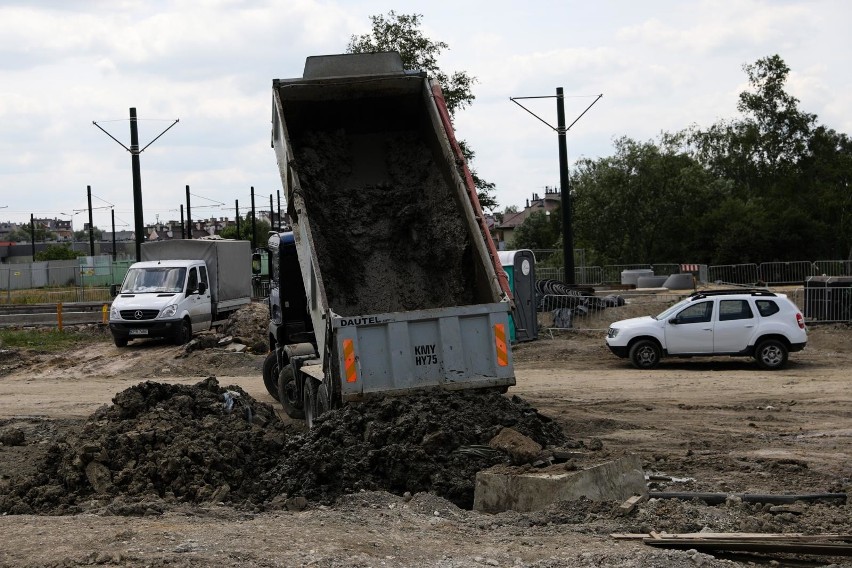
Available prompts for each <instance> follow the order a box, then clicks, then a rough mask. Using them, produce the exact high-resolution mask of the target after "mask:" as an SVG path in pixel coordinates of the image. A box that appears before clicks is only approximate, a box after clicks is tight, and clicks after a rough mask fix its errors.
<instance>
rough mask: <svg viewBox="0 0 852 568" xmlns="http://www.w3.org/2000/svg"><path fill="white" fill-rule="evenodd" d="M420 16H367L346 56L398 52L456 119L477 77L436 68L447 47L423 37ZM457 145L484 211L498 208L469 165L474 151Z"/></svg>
mask: <svg viewBox="0 0 852 568" xmlns="http://www.w3.org/2000/svg"><path fill="white" fill-rule="evenodd" d="M422 19H423V15H422V14H397V13H396V12H395V11H393V10H391V11H389V12H388V14H387V16H384V15H381V14H379V15H377V16H370V21H371V22H372V31H371V32H370V33H368V34H363V35H360V36H355V35H353V36H352V37H351V38H350V39H349V45H347V47H346V52H347V53H374V52H379V51H397V52H399V55H400V57H401V59H402V65H403V67H405V68H406V69H419V70H422V71H426V72H427V73H428V74H429V76H430V77H432V78H434V79H436V80H437V81H438V83H440V84H441V90H442V91H443V93H444V100H445V101H446V103H447V110H448V111H449V113H450V116H451V117H452V116H455V113H456V111H457V110H462V109H464V108H465V107H467V106H469V105H470V104H471V103H473V100H474V99H475V98H476V97H475V96H474V94H473V90H472V88H473V85H474V83H476V77H471V76H470V75H468V74H467V72H465V71H454V72H452V73H450V74H447V73H446V72H445V71H443V70H442V69H441V68H440V67H439V66H438V57H439V56H440V55H441V52H443V51H444V50H445V49H449V46H448V45H447V44H446V43H444V42H442V41H433V40H431V39H429V38H428V37H426V36H425V35H423V31H422V30H421V29H420V25H421V21H422ZM459 145H460V146H461V149H462V154H464V157H465V161H466V162H467V164H468V168H469V169H470V174H471V177H472V178H473V183H474V186H475V187H476V191H477V195H478V197H479V204H480V205H481V206H482V208H483V209H488V210H493V209H495V208H496V207H497V199H496V198H495V197H494V189H495V185H494V184H493V183H490V182H488V181H486V180H484V179H482V178H481V177H479V175H478V173H477V171H476V170H475V169H474V168H473V167H472V166H471V162H473V159H474V157H475V154H474V152H473V150H471V149H470V147H468V145H467V144H465V142H464V141H463V140H459Z"/></svg>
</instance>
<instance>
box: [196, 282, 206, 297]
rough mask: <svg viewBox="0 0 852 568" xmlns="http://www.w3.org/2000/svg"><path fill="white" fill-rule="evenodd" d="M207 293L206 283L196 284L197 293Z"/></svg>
mask: <svg viewBox="0 0 852 568" xmlns="http://www.w3.org/2000/svg"><path fill="white" fill-rule="evenodd" d="M206 291H207V282H199V283H198V293H199V294H203V293H204V292H206Z"/></svg>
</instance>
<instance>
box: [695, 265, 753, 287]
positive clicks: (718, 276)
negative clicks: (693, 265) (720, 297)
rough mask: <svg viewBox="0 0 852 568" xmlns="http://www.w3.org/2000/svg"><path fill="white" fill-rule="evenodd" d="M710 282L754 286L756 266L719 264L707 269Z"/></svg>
mask: <svg viewBox="0 0 852 568" xmlns="http://www.w3.org/2000/svg"><path fill="white" fill-rule="evenodd" d="M708 272H709V275H710V276H709V279H710V282H724V283H727V284H743V285H751V286H754V285H755V284H757V283H758V281H759V277H758V269H757V265H756V264H754V263H751V264H720V265H716V266H710V267H709V268H708Z"/></svg>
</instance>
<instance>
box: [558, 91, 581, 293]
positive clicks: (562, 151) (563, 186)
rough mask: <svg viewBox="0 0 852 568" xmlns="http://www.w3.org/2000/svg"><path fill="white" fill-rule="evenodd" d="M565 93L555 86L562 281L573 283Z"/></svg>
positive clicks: (572, 236) (572, 233)
mask: <svg viewBox="0 0 852 568" xmlns="http://www.w3.org/2000/svg"><path fill="white" fill-rule="evenodd" d="M566 132H567V130H566V129H565V95H564V94H563V91H562V87H557V88H556V134H557V137H558V138H559V196H560V198H561V200H562V262H563V266H564V267H565V274H564V281H565V283H566V284H575V283H576V282H575V279H574V231H573V230H572V227H571V191H570V188H569V187H568V140H567V137H566V136H565V133H566Z"/></svg>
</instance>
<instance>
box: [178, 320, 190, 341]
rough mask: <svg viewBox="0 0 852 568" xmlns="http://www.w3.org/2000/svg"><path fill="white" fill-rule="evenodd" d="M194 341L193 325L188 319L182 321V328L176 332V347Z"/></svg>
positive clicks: (179, 327)
mask: <svg viewBox="0 0 852 568" xmlns="http://www.w3.org/2000/svg"><path fill="white" fill-rule="evenodd" d="M190 339H192V325H191V324H190V323H189V320H188V319H185V320H182V321H181V322H180V326H178V328H177V329H176V330H175V337H174V341H175V345H185V344H187V343H189V340H190Z"/></svg>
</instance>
